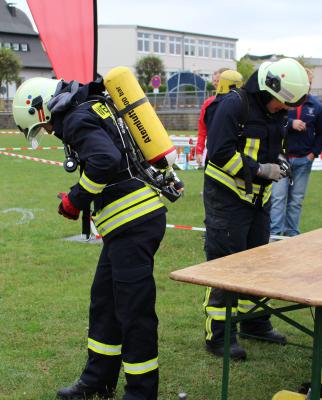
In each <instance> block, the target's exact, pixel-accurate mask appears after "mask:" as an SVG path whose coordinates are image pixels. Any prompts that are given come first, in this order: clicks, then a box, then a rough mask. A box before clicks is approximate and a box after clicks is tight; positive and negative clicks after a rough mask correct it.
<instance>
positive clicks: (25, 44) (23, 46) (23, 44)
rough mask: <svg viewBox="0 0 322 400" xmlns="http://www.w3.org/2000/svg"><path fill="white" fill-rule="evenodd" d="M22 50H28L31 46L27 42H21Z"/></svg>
mask: <svg viewBox="0 0 322 400" xmlns="http://www.w3.org/2000/svg"><path fill="white" fill-rule="evenodd" d="M20 50H21V51H28V50H29V47H28V44H27V43H20Z"/></svg>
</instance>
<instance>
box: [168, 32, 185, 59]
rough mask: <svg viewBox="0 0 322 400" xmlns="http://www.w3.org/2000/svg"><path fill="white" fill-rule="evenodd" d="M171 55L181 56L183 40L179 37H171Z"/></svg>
mask: <svg viewBox="0 0 322 400" xmlns="http://www.w3.org/2000/svg"><path fill="white" fill-rule="evenodd" d="M169 41H170V43H169V53H170V54H179V55H180V54H181V44H182V39H181V37H179V36H170V38H169Z"/></svg>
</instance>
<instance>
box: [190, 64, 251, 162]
mask: <svg viewBox="0 0 322 400" xmlns="http://www.w3.org/2000/svg"><path fill="white" fill-rule="evenodd" d="M242 81H243V77H242V75H241V74H239V73H238V72H237V71H232V70H230V69H228V68H220V69H219V70H218V71H215V72H214V74H213V78H212V83H213V86H214V89H215V94H219V93H220V94H225V93H228V92H229V91H230V90H231V89H232V88H234V87H240V86H241V85H242ZM215 97H216V96H215V95H214V96H211V97H209V98H208V99H206V100H205V102H204V103H203V105H202V107H201V110H200V116H199V120H198V139H197V145H196V160H197V164H198V166H199V167H201V166H202V164H203V154H204V150H205V146H206V138H207V127H206V123H205V114H206V110H207V108H208V107H209V105H210V104H211V103H212V102H213V101H214V100H215Z"/></svg>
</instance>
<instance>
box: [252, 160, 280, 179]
mask: <svg viewBox="0 0 322 400" xmlns="http://www.w3.org/2000/svg"><path fill="white" fill-rule="evenodd" d="M257 176H259V177H260V178H264V179H269V180H271V181H275V182H277V181H279V180H280V179H282V178H284V177H285V176H286V173H285V171H283V170H282V169H281V167H280V166H279V165H278V164H270V163H266V164H259V168H258V171H257Z"/></svg>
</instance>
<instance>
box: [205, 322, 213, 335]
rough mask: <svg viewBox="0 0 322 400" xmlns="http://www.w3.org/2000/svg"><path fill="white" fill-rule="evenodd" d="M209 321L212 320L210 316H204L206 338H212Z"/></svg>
mask: <svg viewBox="0 0 322 400" xmlns="http://www.w3.org/2000/svg"><path fill="white" fill-rule="evenodd" d="M211 321H212V318H211V317H207V318H206V327H205V330H206V340H211V338H212V330H211Z"/></svg>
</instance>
